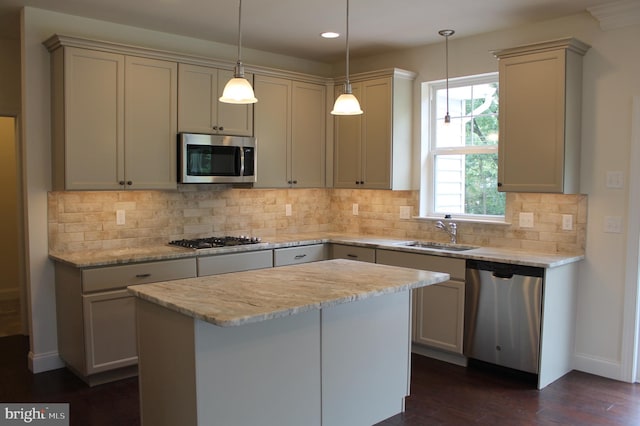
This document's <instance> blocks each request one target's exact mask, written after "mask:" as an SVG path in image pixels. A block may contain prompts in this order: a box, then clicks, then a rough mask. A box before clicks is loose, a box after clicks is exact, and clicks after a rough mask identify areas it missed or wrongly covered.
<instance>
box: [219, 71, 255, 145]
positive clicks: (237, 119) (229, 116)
mask: <svg viewBox="0 0 640 426" xmlns="http://www.w3.org/2000/svg"><path fill="white" fill-rule="evenodd" d="M244 77H245V78H246V79H247V80H248V81H249V83H252V82H253V74H250V73H245V75H244ZM231 78H233V71H230V70H218V92H217V93H216V96H215V97H214V98H213V99H212V103H214V104H217V109H218V119H217V126H218V133H221V134H225V135H237V136H253V108H254V104H246V105H237V104H225V103H224V102H220V101H219V100H218V98H219V97H220V96H222V91H223V90H224V86H226V85H227V82H228V81H229V80H230V79H231ZM252 84H253V83H252ZM254 91H255V90H254Z"/></svg>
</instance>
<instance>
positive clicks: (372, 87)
mask: <svg viewBox="0 0 640 426" xmlns="http://www.w3.org/2000/svg"><path fill="white" fill-rule="evenodd" d="M391 84H392V83H391V78H379V79H375V80H370V81H365V82H363V83H362V101H361V102H362V108H363V111H364V114H363V115H362V153H361V155H362V178H361V180H362V181H363V183H362V184H361V187H362V188H375V189H390V188H391V142H392V141H391V136H392V135H391V119H392V117H391V108H392V99H391V89H392V87H391ZM407 167H409V165H408V164H407Z"/></svg>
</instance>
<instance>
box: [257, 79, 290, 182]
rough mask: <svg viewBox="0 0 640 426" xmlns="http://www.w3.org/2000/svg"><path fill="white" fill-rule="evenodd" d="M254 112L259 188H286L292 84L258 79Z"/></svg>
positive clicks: (277, 80)
mask: <svg viewBox="0 0 640 426" xmlns="http://www.w3.org/2000/svg"><path fill="white" fill-rule="evenodd" d="M255 93H256V97H257V98H258V99H259V101H258V103H256V106H255V108H256V111H255V114H256V115H255V134H256V140H257V144H258V149H257V151H258V165H257V169H258V170H257V173H258V177H257V182H256V183H255V184H254V187H258V188H287V187H289V186H290V184H289V181H290V180H291V177H290V173H289V164H290V161H291V158H290V152H289V146H290V142H291V125H290V119H291V80H287V79H283V78H275V77H266V76H256V77H255Z"/></svg>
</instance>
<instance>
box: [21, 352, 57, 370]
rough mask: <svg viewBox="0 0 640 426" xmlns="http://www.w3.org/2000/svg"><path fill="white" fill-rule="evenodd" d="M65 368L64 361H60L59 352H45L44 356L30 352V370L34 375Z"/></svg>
mask: <svg viewBox="0 0 640 426" xmlns="http://www.w3.org/2000/svg"><path fill="white" fill-rule="evenodd" d="M64 367H65V364H64V361H62V359H60V356H59V355H58V351H51V352H45V353H42V354H34V353H33V352H32V351H29V370H31V372H32V373H33V374H37V373H43V372H45V371H50V370H57V369H58V368H64Z"/></svg>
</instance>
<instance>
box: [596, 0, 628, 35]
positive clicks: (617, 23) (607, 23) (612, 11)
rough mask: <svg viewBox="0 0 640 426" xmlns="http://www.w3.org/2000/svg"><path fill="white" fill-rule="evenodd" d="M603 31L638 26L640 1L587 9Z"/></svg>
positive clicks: (623, 1)
mask: <svg viewBox="0 0 640 426" xmlns="http://www.w3.org/2000/svg"><path fill="white" fill-rule="evenodd" d="M587 10H588V11H589V13H590V14H591V15H592V16H593V17H594V18H596V19H597V20H598V22H600V28H601V29H602V30H604V31H607V30H613V29H616V28H622V27H628V26H630V25H640V1H638V0H620V1H616V2H613V3H607V4H603V5H600V6H594V7H589V8H587Z"/></svg>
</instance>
